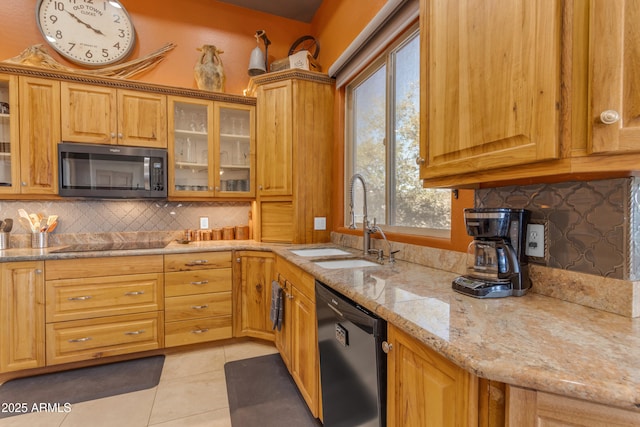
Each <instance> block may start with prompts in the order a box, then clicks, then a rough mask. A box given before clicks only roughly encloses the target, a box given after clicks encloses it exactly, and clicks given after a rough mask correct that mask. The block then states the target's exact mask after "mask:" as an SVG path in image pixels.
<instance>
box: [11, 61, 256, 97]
mask: <svg viewBox="0 0 640 427" xmlns="http://www.w3.org/2000/svg"><path fill="white" fill-rule="evenodd" d="M0 72H2V73H7V74H17V75H21V76H29V77H41V78H46V79H56V80H62V81H70V82H76V83H86V84H91V85H96V86H105V87H112V88H116V89H131V90H137V91H143V92H153V93H158V94H163V95H175V96H185V97H190V98H198V99H207V100H211V101H222V102H232V103H236V104H244V105H256V99H255V98H254V97H250V96H242V95H233V94H227V93H220V92H209V91H203V90H197V89H189V88H180V87H172V86H163V85H157V84H151V83H144V82H139V81H134V80H125V79H115V78H107V77H97V76H92V75H89V74H81V73H78V74H76V73H69V72H62V71H55V70H49V69H44V68H36V67H27V66H24V65H16V64H9V63H3V62H0Z"/></svg>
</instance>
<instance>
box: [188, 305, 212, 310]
mask: <svg viewBox="0 0 640 427" xmlns="http://www.w3.org/2000/svg"><path fill="white" fill-rule="evenodd" d="M207 307H209V305H208V304H205V305H192V306H191V308H193V309H194V310H204V309H205V308H207Z"/></svg>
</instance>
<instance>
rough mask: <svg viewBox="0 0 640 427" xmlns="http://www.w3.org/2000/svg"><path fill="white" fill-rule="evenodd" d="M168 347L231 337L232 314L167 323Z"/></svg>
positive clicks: (166, 343)
mask: <svg viewBox="0 0 640 427" xmlns="http://www.w3.org/2000/svg"><path fill="white" fill-rule="evenodd" d="M164 328H165V329H164V332H165V337H164V343H165V346H166V347H175V346H179V345H185V344H195V343H199V342H206V341H215V340H222V339H226V338H231V336H232V326H231V316H221V317H207V318H204V319H197V320H183V321H180V322H171V323H167V324H165V327H164Z"/></svg>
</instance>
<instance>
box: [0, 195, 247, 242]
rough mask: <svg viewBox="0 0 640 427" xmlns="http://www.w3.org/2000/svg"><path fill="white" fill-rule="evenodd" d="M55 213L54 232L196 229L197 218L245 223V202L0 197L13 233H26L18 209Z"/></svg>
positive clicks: (0, 213)
mask: <svg viewBox="0 0 640 427" xmlns="http://www.w3.org/2000/svg"><path fill="white" fill-rule="evenodd" d="M20 208H23V209H25V210H26V211H27V212H29V213H32V212H41V213H43V214H44V215H45V216H47V215H58V217H59V219H58V222H59V223H58V227H57V228H56V230H55V231H54V233H55V234H63V233H64V234H67V233H68V234H81V233H124V232H143V231H178V230H184V229H197V228H198V227H199V224H200V222H199V218H200V217H202V216H206V217H208V218H209V228H220V227H225V226H236V225H247V224H248V222H249V212H250V210H251V205H250V204H249V203H248V202H216V203H214V202H167V201H164V200H162V201H160V200H158V201H141V200H108V201H105V200H100V201H89V200H73V201H13V200H12V201H0V218H2V219H4V218H13V219H14V221H15V226H14V228H13V231H12V234H28V232H27V230H25V228H23V227H22V226H20V224H19V223H18V221H17V219H18V209H20Z"/></svg>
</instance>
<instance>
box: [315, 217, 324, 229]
mask: <svg viewBox="0 0 640 427" xmlns="http://www.w3.org/2000/svg"><path fill="white" fill-rule="evenodd" d="M313 229H314V230H326V229H327V218H326V217H324V216H317V217H315V218H313Z"/></svg>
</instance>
